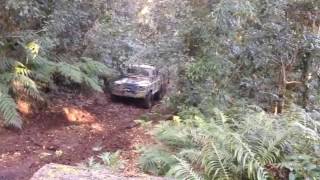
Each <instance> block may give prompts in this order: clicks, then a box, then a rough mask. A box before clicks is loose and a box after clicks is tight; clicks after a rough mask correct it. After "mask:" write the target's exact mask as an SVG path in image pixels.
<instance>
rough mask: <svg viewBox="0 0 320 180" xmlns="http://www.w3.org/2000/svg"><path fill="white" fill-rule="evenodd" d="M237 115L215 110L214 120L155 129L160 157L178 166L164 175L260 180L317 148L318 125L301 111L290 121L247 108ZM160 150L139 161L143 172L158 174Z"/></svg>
mask: <svg viewBox="0 0 320 180" xmlns="http://www.w3.org/2000/svg"><path fill="white" fill-rule="evenodd" d="M245 110H246V109H245ZM237 113H239V114H234V115H231V116H230V115H228V116H226V115H225V114H224V112H222V111H219V110H217V109H215V110H214V116H213V117H212V118H205V116H203V115H201V114H200V115H199V113H198V112H197V113H184V117H180V118H181V119H180V120H179V123H176V122H163V123H161V125H158V126H157V128H156V130H155V131H154V135H155V137H156V138H157V140H158V141H159V142H160V144H161V146H160V147H161V152H166V153H165V154H166V157H170V155H171V156H173V157H176V161H171V162H170V161H166V167H167V168H166V169H167V170H168V171H167V172H169V173H171V174H175V175H176V177H179V178H182V179H183V178H186V179H188V178H190V179H195V178H196V177H199V176H196V175H198V174H200V175H201V176H200V177H201V178H204V179H258V180H264V179H269V178H270V177H272V175H271V174H270V172H269V171H268V169H267V166H269V165H273V166H277V164H278V163H280V162H282V161H284V160H285V159H286V156H288V155H289V154H291V153H293V152H304V153H305V152H310V153H312V149H314V147H315V144H317V143H319V140H318V134H317V133H316V132H317V131H316V130H317V127H316V125H317V124H316V123H315V122H313V121H312V120H311V119H308V118H307V119H304V118H303V117H305V116H304V115H305V113H304V112H301V113H300V115H299V113H296V114H292V116H293V117H292V116H290V118H291V119H290V120H289V121H288V119H289V118H288V117H287V115H284V116H281V117H279V116H271V115H268V114H266V113H263V112H262V111H260V110H255V109H251V108H250V109H249V110H248V112H245V111H242V110H241V111H239V112H237ZM234 118H237V119H234ZM301 122H304V123H301ZM296 137H298V138H300V139H301V137H302V138H305V141H302V142H301V141H298V140H296ZM312 146H314V147H312ZM307 150H308V151H307ZM158 151H159V147H155V148H151V149H149V150H148V151H146V152H145V153H146V154H144V155H143V157H144V156H145V155H148V158H144V161H141V162H140V163H141V165H142V167H144V168H143V170H144V171H146V172H153V173H158V170H159V166H158V165H157V162H158V161H157V158H158V156H160V154H159V153H156V152H158ZM150 154H153V156H150ZM156 155H157V156H156ZM149 163H150V164H149ZM146 164H149V165H146ZM168 166H169V168H168ZM149 168H151V169H152V170H151V171H150V169H149ZM157 168H158V169H157ZM164 170H165V169H163V168H162V169H161V172H163V171H164Z"/></svg>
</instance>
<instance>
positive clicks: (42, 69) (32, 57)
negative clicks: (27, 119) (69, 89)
mask: <svg viewBox="0 0 320 180" xmlns="http://www.w3.org/2000/svg"><path fill="white" fill-rule="evenodd" d="M22 45H23V44H22ZM23 47H24V48H23V49H24V52H28V53H25V54H26V56H24V57H23V58H24V59H22V60H19V59H17V60H15V59H9V57H6V56H3V58H1V62H2V63H1V66H0V75H1V76H0V80H1V84H0V87H1V88H0V93H1V100H0V102H1V103H0V104H1V107H0V112H1V115H2V117H3V118H4V123H5V125H7V126H14V127H17V128H21V126H22V121H21V118H20V116H19V113H18V112H17V105H16V103H15V100H16V99H18V98H21V97H28V98H31V99H33V100H36V101H44V98H43V92H42V90H43V89H52V88H54V87H55V83H56V82H57V80H56V79H55V78H57V77H63V79H62V80H63V81H64V82H58V83H60V84H64V85H67V84H70V83H77V84H80V85H82V86H83V87H86V88H89V89H93V90H95V91H99V92H102V91H103V82H102V79H101V78H104V77H107V76H108V75H109V74H110V71H109V69H108V68H107V67H106V66H105V65H104V64H102V63H98V62H96V61H94V60H92V59H90V58H83V60H82V61H79V62H76V63H72V64H70V63H66V62H54V61H50V60H47V59H45V58H43V57H41V56H38V53H39V48H40V46H39V45H38V44H37V43H36V42H29V43H27V44H26V45H25V46H23ZM0 48H1V49H2V50H3V52H5V51H8V50H9V49H8V48H7V47H6V46H5V45H4V46H2V47H0ZM2 55H4V54H2ZM59 80H60V81H61V78H60V79H59Z"/></svg>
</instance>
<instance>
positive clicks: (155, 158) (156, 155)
mask: <svg viewBox="0 0 320 180" xmlns="http://www.w3.org/2000/svg"><path fill="white" fill-rule="evenodd" d="M176 163H177V160H176V159H175V158H174V157H173V156H172V155H171V154H170V153H168V152H166V151H164V150H161V149H155V148H151V149H147V150H144V152H143V155H142V156H141V157H140V160H139V164H140V166H141V168H142V170H143V171H144V172H147V173H151V174H153V175H160V176H161V175H165V174H166V173H167V172H168V171H169V170H170V168H171V166H172V165H174V164H176Z"/></svg>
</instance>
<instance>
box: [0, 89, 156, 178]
mask: <svg viewBox="0 0 320 180" xmlns="http://www.w3.org/2000/svg"><path fill="white" fill-rule="evenodd" d="M51 99H52V102H51V104H50V105H49V107H48V109H44V110H43V111H40V112H37V113H34V115H26V117H25V118H26V123H25V126H24V128H23V130H22V131H20V132H12V131H9V130H5V129H2V128H1V129H0V139H1V146H0V154H1V157H0V179H6V180H15V179H17V180H18V179H19V180H24V179H26V180H27V179H29V178H30V177H31V175H32V174H33V173H34V172H35V171H36V170H38V169H39V168H40V167H41V166H43V165H44V164H47V163H52V162H53V163H61V164H66V165H77V164H78V163H81V162H84V161H86V160H87V159H88V158H89V157H91V156H93V155H98V154H101V153H103V152H106V151H108V152H114V151H117V150H120V151H121V158H122V159H123V160H125V161H126V166H125V169H123V172H124V174H126V175H134V174H136V173H138V169H137V165H136V162H137V161H136V160H137V158H138V154H137V152H136V151H135V150H136V146H138V145H143V144H148V143H152V139H151V137H150V136H149V135H148V134H147V133H146V132H145V131H144V130H143V129H142V128H141V127H139V126H137V125H136V124H135V122H134V120H136V119H139V117H140V116H141V115H143V114H146V113H147V112H148V111H149V110H146V109H142V108H140V107H138V106H137V102H128V103H125V102H119V103H113V102H111V101H110V98H109V97H108V95H105V94H96V95H94V96H91V97H85V96H81V95H72V94H66V93H61V94H56V95H54V96H52V97H51Z"/></svg>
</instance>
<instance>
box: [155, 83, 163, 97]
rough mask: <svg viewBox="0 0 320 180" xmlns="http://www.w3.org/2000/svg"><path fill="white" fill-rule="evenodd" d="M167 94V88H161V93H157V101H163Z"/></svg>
mask: <svg viewBox="0 0 320 180" xmlns="http://www.w3.org/2000/svg"><path fill="white" fill-rule="evenodd" d="M164 94H165V88H164V87H163V86H161V88H160V89H159V91H158V92H157V93H156V96H155V98H156V100H161V99H162V98H163V96H164Z"/></svg>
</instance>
